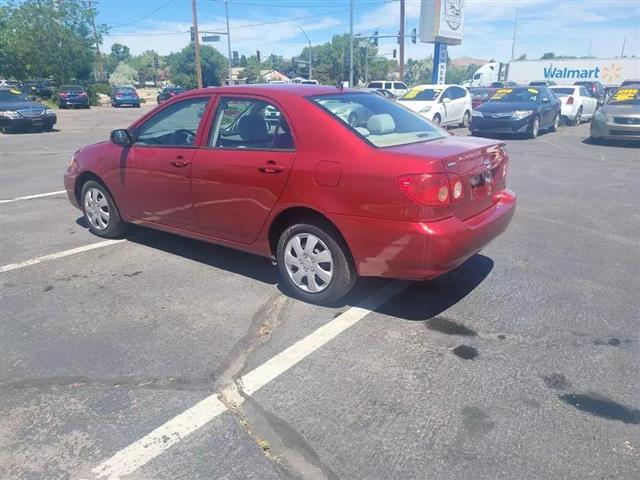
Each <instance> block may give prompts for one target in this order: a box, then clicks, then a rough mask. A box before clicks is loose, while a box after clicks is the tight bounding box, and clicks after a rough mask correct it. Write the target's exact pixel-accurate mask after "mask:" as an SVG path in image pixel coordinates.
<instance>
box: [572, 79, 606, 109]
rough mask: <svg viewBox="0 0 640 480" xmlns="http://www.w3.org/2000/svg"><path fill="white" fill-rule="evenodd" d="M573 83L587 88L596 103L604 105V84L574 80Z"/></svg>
mask: <svg viewBox="0 0 640 480" xmlns="http://www.w3.org/2000/svg"><path fill="white" fill-rule="evenodd" d="M573 84H574V85H580V86H582V87H585V88H586V89H587V90H589V92H591V95H592V96H593V97H594V98H595V99H596V100H597V101H598V105H604V102H605V101H606V100H607V95H606V92H605V90H604V85H602V84H601V83H600V82H574V83H573Z"/></svg>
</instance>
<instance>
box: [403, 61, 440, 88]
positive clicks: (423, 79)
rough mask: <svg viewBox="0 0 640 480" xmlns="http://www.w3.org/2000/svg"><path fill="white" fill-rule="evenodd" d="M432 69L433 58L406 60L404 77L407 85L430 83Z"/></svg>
mask: <svg viewBox="0 0 640 480" xmlns="http://www.w3.org/2000/svg"><path fill="white" fill-rule="evenodd" d="M432 71H433V60H432V59H431V58H423V59H420V60H413V59H411V58H410V59H409V60H407V63H406V64H405V68H404V79H405V82H406V83H407V85H419V84H423V83H431V72H432Z"/></svg>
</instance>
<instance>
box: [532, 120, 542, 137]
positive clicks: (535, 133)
mask: <svg viewBox="0 0 640 480" xmlns="http://www.w3.org/2000/svg"><path fill="white" fill-rule="evenodd" d="M538 132H540V119H539V118H538V117H536V118H534V119H533V122H532V123H531V127H529V138H536V137H537V136H538Z"/></svg>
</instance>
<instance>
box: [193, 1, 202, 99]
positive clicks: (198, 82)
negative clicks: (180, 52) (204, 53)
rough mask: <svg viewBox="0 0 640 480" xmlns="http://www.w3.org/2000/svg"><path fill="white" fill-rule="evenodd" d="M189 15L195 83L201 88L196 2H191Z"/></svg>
mask: <svg viewBox="0 0 640 480" xmlns="http://www.w3.org/2000/svg"><path fill="white" fill-rule="evenodd" d="M191 13H192V15H193V46H194V48H195V61H196V83H197V84H198V88H202V64H201V63H200V39H199V38H198V37H199V36H200V35H199V33H198V10H197V8H196V0H191Z"/></svg>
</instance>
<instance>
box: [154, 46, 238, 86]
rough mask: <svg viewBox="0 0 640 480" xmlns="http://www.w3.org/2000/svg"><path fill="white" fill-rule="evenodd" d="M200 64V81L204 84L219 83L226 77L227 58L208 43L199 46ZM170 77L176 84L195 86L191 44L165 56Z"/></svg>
mask: <svg viewBox="0 0 640 480" xmlns="http://www.w3.org/2000/svg"><path fill="white" fill-rule="evenodd" d="M200 58H201V64H202V83H203V85H204V86H205V87H206V86H215V85H221V84H222V81H224V79H226V78H227V72H228V70H227V69H228V66H229V62H228V60H227V59H226V58H225V57H224V56H223V55H222V54H221V53H220V52H218V51H217V50H216V49H215V48H213V47H211V46H209V45H201V46H200ZM166 62H167V65H168V67H169V71H170V78H171V80H172V81H173V83H175V84H176V85H181V86H183V87H187V88H195V87H196V86H197V84H196V67H195V52H194V48H193V44H190V45H187V46H186V47H184V48H183V49H182V50H180V51H179V52H174V53H170V54H169V55H167V57H166Z"/></svg>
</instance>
